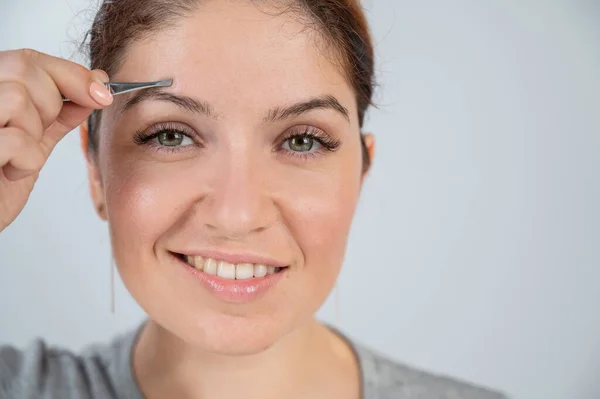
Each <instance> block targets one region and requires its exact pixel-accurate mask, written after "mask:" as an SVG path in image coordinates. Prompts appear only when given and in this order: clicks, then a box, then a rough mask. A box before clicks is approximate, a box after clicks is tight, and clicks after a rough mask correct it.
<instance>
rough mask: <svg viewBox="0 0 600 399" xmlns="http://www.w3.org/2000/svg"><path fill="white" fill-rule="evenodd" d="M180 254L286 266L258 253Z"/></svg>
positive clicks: (209, 252)
mask: <svg viewBox="0 0 600 399" xmlns="http://www.w3.org/2000/svg"><path fill="white" fill-rule="evenodd" d="M178 253H180V254H182V255H186V256H201V257H202V258H204V259H208V258H210V259H214V260H217V261H225V262H227V263H232V264H241V263H252V264H255V265H265V266H272V267H287V266H289V265H288V264H286V263H284V262H280V261H278V260H276V259H273V258H271V257H269V256H264V255H258V254H249V253H233V252H222V251H215V250H202V251H193V250H188V251H181V252H178Z"/></svg>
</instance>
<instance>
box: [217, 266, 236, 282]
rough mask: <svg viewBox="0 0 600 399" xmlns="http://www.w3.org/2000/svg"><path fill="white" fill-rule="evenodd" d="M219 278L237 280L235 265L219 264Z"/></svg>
mask: <svg viewBox="0 0 600 399" xmlns="http://www.w3.org/2000/svg"><path fill="white" fill-rule="evenodd" d="M217 276H219V277H221V278H226V279H230V280H235V265H232V264H231V263H227V262H223V261H221V262H219V267H218V268H217Z"/></svg>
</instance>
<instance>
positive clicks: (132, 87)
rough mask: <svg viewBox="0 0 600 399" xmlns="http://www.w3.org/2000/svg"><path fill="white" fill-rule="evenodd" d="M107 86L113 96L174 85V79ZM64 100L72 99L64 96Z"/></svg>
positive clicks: (106, 84)
mask: <svg viewBox="0 0 600 399" xmlns="http://www.w3.org/2000/svg"><path fill="white" fill-rule="evenodd" d="M104 85H105V86H106V88H107V89H108V90H109V91H110V93H111V94H112V95H113V96H118V95H119V94H124V93H131V92H132V91H137V90H142V89H149V88H151V87H170V86H171V85H173V79H166V80H159V81H156V82H106V83H104ZM63 101H71V100H69V99H67V98H65V97H64V96H63Z"/></svg>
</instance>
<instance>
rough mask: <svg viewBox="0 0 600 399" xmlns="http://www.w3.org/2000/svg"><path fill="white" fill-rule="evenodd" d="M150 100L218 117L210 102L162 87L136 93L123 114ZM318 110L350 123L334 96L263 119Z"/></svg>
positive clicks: (277, 109) (274, 119) (271, 120)
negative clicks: (332, 111) (342, 117)
mask: <svg viewBox="0 0 600 399" xmlns="http://www.w3.org/2000/svg"><path fill="white" fill-rule="evenodd" d="M149 100H153V101H164V102H168V103H171V104H174V105H176V106H177V107H179V108H180V109H182V110H184V111H187V112H192V113H197V114H201V115H204V116H207V117H210V118H213V119H216V118H217V116H218V115H217V113H216V112H215V111H214V109H213V108H212V107H211V105H210V104H209V103H208V102H206V101H200V100H198V99H195V98H192V97H188V96H184V95H181V94H173V93H169V92H167V91H165V89H163V88H160V87H156V88H150V89H146V90H140V91H139V92H137V93H135V95H134V96H133V97H131V98H130V99H129V100H127V102H126V103H125V104H124V105H123V106H122V108H121V112H126V111H128V110H130V109H131V108H133V107H134V106H136V105H137V104H140V103H142V102H144V101H149ZM317 109H331V110H334V111H336V112H338V113H339V114H341V115H342V116H344V118H345V119H346V120H347V121H348V122H350V113H349V112H348V109H347V108H346V107H344V106H343V105H342V104H341V103H340V101H339V100H338V99H337V98H335V97H334V96H332V95H324V96H321V97H315V98H311V99H308V100H305V101H301V102H298V103H295V104H292V105H287V106H283V107H279V106H278V107H275V108H273V109H271V110H269V111H268V112H267V114H266V115H265V117H264V118H263V121H264V122H265V123H274V122H279V121H282V120H285V119H288V118H292V117H298V116H301V115H303V114H306V113H308V112H310V111H313V110H317Z"/></svg>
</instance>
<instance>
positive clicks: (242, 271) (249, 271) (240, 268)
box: [235, 263, 254, 280]
mask: <svg viewBox="0 0 600 399" xmlns="http://www.w3.org/2000/svg"><path fill="white" fill-rule="evenodd" d="M252 277H254V266H252V264H251V263H241V264H239V265H236V266H235V278H236V279H237V280H248V279H251V278H252Z"/></svg>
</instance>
